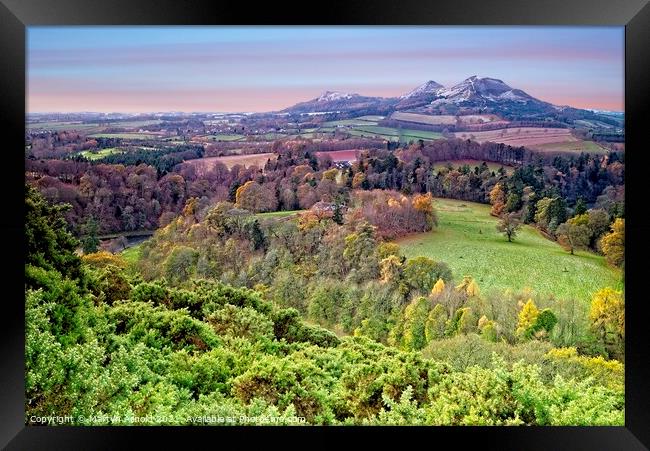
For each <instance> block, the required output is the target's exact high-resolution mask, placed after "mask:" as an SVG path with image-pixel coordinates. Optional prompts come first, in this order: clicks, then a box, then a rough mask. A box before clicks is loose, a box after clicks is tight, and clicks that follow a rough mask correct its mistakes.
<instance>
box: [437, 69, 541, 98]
mask: <svg viewBox="0 0 650 451" xmlns="http://www.w3.org/2000/svg"><path fill="white" fill-rule="evenodd" d="M438 95H439V96H440V98H439V99H436V100H435V101H434V102H433V103H434V104H442V103H464V102H470V103H471V102H479V103H485V102H500V101H509V102H524V103H525V102H529V101H533V102H539V100H537V99H535V98H534V97H531V96H530V95H528V94H526V93H525V92H524V91H522V90H521V89H513V88H511V87H510V86H508V85H507V84H506V83H504V82H503V81H502V80H498V79H496V78H488V77H485V78H479V77H477V76H476V75H474V76H472V77H469V78H467V79H465V80H463V81H462V82H460V83H458V84H457V85H455V86H452V87H451V88H445V89H441V90H440V91H439V92H438Z"/></svg>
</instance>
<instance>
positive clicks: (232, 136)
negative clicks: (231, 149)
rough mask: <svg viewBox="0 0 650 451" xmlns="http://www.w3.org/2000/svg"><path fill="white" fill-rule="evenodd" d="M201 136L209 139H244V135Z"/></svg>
mask: <svg viewBox="0 0 650 451" xmlns="http://www.w3.org/2000/svg"><path fill="white" fill-rule="evenodd" d="M202 138H205V139H208V140H211V141H239V140H240V139H244V138H245V136H244V135H206V136H202Z"/></svg>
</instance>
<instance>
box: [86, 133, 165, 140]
mask: <svg viewBox="0 0 650 451" xmlns="http://www.w3.org/2000/svg"><path fill="white" fill-rule="evenodd" d="M157 136H159V135H156V134H153V133H95V134H94V135H88V137H89V138H121V139H153V138H156V137H157Z"/></svg>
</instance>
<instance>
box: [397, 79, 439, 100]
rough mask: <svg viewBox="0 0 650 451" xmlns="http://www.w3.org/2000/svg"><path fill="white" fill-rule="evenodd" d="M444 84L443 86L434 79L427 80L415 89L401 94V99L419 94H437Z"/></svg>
mask: <svg viewBox="0 0 650 451" xmlns="http://www.w3.org/2000/svg"><path fill="white" fill-rule="evenodd" d="M442 88H444V86H442V85H441V84H440V83H437V82H435V81H433V80H429V81H426V82H424V83H422V84H421V85H420V86H418V87H417V88H415V89H414V90H412V91H410V92H408V93H406V94H404V95H403V96H401V97H400V98H401V99H408V98H410V97H415V96H419V95H427V94H436V93H437V92H438V91H440V90H441V89H442Z"/></svg>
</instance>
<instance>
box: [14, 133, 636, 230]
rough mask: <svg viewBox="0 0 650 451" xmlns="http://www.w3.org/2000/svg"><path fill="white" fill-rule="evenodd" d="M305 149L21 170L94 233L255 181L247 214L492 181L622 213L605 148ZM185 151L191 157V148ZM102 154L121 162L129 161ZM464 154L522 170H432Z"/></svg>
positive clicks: (148, 222)
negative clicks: (156, 163) (356, 194)
mask: <svg viewBox="0 0 650 451" xmlns="http://www.w3.org/2000/svg"><path fill="white" fill-rule="evenodd" d="M338 145H341V144H338ZM314 148H318V147H316V146H315V145H313V144H310V143H308V142H303V141H294V142H286V143H282V144H281V145H280V144H278V145H277V146H276V151H277V152H278V157H277V159H275V160H271V161H269V162H267V164H266V165H265V167H264V168H258V167H254V166H251V167H248V168H244V167H243V166H240V165H235V166H233V167H232V168H230V169H228V168H227V167H226V166H225V165H223V164H221V163H218V162H217V163H214V164H213V165H212V167H211V168H210V169H209V170H206V171H203V170H201V171H199V170H197V168H196V167H195V166H194V165H189V164H180V165H176V166H174V169H173V170H172V172H169V173H167V174H166V175H162V174H163V173H164V172H163V171H161V170H160V168H158V169H155V168H154V167H153V166H146V165H143V164H141V165H139V166H131V165H128V166H124V165H121V164H113V165H111V164H104V163H97V164H90V163H86V162H76V161H60V160H47V161H42V160H29V159H28V160H26V162H25V164H26V168H25V170H26V175H27V179H28V180H29V181H31V183H33V184H35V185H36V186H38V187H39V188H40V189H41V191H42V192H43V193H44V194H45V195H46V197H47V198H48V199H50V200H53V201H58V202H67V203H70V204H72V205H73V208H72V210H71V211H70V212H68V219H69V221H70V222H71V223H72V224H73V226H74V227H75V230H79V226H80V224H82V223H84V222H85V221H86V220H87V219H88V218H89V217H90V216H93V217H94V218H95V219H97V220H98V221H99V224H100V230H101V232H102V233H109V232H118V231H125V230H133V229H134V228H135V229H139V228H155V227H157V226H158V225H161V224H162V225H164V224H167V223H168V221H169V219H170V218H171V217H173V215H174V214H176V213H178V212H179V211H180V209H181V208H182V205H183V204H184V202H185V201H186V200H187V199H189V198H190V197H197V198H203V197H205V198H207V200H208V201H210V202H216V201H222V200H228V201H230V202H235V201H236V200H237V199H236V194H237V190H238V189H239V188H240V187H242V186H243V185H245V184H246V183H247V182H255V184H254V185H249V187H251V188H254V189H253V190H252V191H250V193H254V192H255V193H258V194H260V193H261V194H263V195H262V196H260V197H259V199H257V200H256V201H255V206H252V207H250V208H251V210H252V211H254V212H263V211H275V210H295V209H308V208H310V207H311V206H312V205H314V204H315V203H316V202H319V201H324V202H333V201H334V199H335V198H336V197H337V196H343V197H346V196H347V195H348V194H349V192H350V190H353V189H363V190H373V189H381V190H386V189H388V190H395V191H399V192H401V193H403V194H406V195H409V194H414V193H431V194H432V195H433V196H436V197H450V198H456V199H463V200H469V201H475V202H483V203H488V202H489V193H490V191H491V190H492V189H493V188H494V186H495V185H496V184H497V183H499V182H501V183H502V184H508V186H509V187H510V188H508V193H507V195H508V196H510V195H511V194H515V195H517V196H518V198H517V200H516V202H515V203H516V204H517V206H518V208H519V207H520V205H519V204H520V203H521V202H522V201H521V198H522V196H523V195H524V189H525V188H527V187H529V189H530V190H532V191H534V193H535V196H536V198H539V199H541V198H542V197H557V196H559V197H561V198H563V199H564V201H565V202H566V203H567V206H569V207H572V206H574V205H575V203H576V202H577V201H578V199H582V200H583V201H584V202H586V203H587V204H589V205H593V204H595V203H597V202H598V205H599V206H602V208H604V209H606V210H607V211H608V212H609V213H610V215H614V216H622V215H623V197H624V187H623V182H624V162H623V161H622V157H623V156H622V154H621V155H619V154H617V153H614V152H612V153H610V154H609V155H607V156H597V155H589V154H581V155H573V154H572V155H540V154H535V153H532V152H530V151H529V150H527V149H524V148H522V147H511V146H506V145H503V144H495V143H483V144H478V143H476V142H472V141H469V140H460V139H457V140H449V141H434V142H431V143H427V144H426V145H424V144H423V143H419V144H414V145H411V146H409V147H408V148H403V149H400V150H398V151H395V152H391V151H387V150H381V149H374V150H372V149H370V150H365V151H361V152H360V155H359V160H358V161H356V162H355V163H354V164H352V166H350V167H349V168H348V169H346V170H338V169H335V168H333V163H332V160H331V158H328V157H327V156H326V155H325V156H321V157H319V156H317V155H316V152H315V150H314ZM187 152H188V155H190V156H191V155H195V154H194V153H193V152H199V153H200V150H199V149H198V148H197V149H196V150H191V149H190V150H187ZM147 153H148V151H147ZM170 155H175V154H169V155H163V156H162V157H160V161H161V162H165V163H164V165H168V166H171V165H172V164H174V163H175V162H176V160H173V159H172V160H165V158H166V157H168V156H170ZM109 158H114V159H115V160H116V161H120V160H122V159H124V158H127V159H128V158H131V157H128V154H122V155H112V156H111V157H109ZM170 158H171V157H170ZM463 159H475V160H479V161H492V162H500V163H503V164H515V163H523V164H524V166H521V167H518V168H516V169H515V170H514V173H513V174H512V175H509V174H508V173H507V171H505V170H504V171H496V172H495V171H491V170H489V168H488V166H487V165H480V166H477V167H474V168H470V167H469V166H468V167H460V168H452V169H448V168H435V164H436V163H437V162H439V161H445V160H447V161H448V160H463ZM137 161H138V160H135V161H134V162H137ZM84 176H85V177H84ZM82 178H83V184H82ZM248 197H250V196H248ZM513 202H514V201H513ZM125 211H126V212H127V214H126V216H123V214H124V212H125ZM133 215H135V217H136V219H133Z"/></svg>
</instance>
